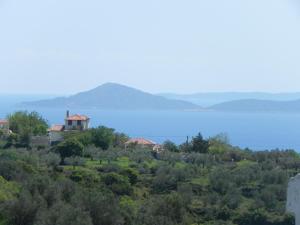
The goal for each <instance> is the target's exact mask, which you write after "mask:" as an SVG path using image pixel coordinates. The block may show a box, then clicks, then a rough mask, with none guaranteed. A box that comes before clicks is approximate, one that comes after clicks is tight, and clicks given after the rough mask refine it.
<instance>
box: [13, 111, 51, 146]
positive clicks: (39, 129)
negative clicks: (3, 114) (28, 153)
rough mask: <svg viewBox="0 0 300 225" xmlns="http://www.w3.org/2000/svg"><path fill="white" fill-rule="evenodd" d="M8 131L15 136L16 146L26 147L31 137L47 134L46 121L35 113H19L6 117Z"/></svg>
mask: <svg viewBox="0 0 300 225" xmlns="http://www.w3.org/2000/svg"><path fill="white" fill-rule="evenodd" d="M8 121H9V129H10V130H11V131H12V132H13V133H15V134H16V135H17V144H18V145H21V146H24V147H28V146H29V145H30V139H31V137H32V136H37V135H45V134H47V128H48V124H47V121H46V120H45V119H44V118H43V117H42V116H41V115H39V114H38V113H37V112H27V111H19V112H15V113H13V114H11V115H9V116H8Z"/></svg>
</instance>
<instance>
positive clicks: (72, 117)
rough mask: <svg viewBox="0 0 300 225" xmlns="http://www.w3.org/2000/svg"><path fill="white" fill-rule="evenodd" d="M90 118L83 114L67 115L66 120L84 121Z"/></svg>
mask: <svg viewBox="0 0 300 225" xmlns="http://www.w3.org/2000/svg"><path fill="white" fill-rule="evenodd" d="M89 119H90V118H88V117H87V116H84V115H78V114H76V115H72V116H69V117H67V120H75V121H77V120H81V121H86V120H89Z"/></svg>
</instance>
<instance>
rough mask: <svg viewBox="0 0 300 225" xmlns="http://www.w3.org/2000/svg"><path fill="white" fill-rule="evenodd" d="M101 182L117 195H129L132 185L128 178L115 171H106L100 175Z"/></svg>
mask: <svg viewBox="0 0 300 225" xmlns="http://www.w3.org/2000/svg"><path fill="white" fill-rule="evenodd" d="M102 180H103V182H104V183H105V184H106V185H107V186H108V187H109V188H110V189H111V191H112V192H114V193H116V194H117V195H130V194H131V192H132V187H131V185H130V182H129V179H128V178H127V177H125V176H122V175H119V174H117V173H108V174H105V175H104V176H103V177H102Z"/></svg>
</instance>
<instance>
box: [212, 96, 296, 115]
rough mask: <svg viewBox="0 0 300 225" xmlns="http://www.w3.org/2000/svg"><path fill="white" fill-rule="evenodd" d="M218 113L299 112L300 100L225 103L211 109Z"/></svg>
mask: <svg viewBox="0 0 300 225" xmlns="http://www.w3.org/2000/svg"><path fill="white" fill-rule="evenodd" d="M210 109H213V110H218V111H247V112H256V111H257V112H262V111H263V112H299V111H300V100H294V101H270V100H257V99H244V100H237V101H230V102H224V103H220V104H216V105H213V106H211V107H210Z"/></svg>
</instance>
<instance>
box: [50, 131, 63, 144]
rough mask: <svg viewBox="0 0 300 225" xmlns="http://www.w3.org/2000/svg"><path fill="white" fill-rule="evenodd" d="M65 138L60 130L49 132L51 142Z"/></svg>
mask: <svg viewBox="0 0 300 225" xmlns="http://www.w3.org/2000/svg"><path fill="white" fill-rule="evenodd" d="M63 139H64V137H63V132H59V131H50V132H49V141H50V144H53V143H56V142H60V141H62V140H63Z"/></svg>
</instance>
